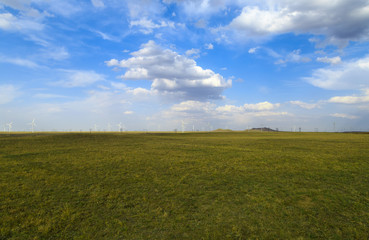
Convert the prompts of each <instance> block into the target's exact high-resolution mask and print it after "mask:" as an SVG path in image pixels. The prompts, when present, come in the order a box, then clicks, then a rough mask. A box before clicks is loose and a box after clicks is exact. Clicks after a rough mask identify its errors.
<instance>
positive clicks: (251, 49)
mask: <svg viewBox="0 0 369 240" xmlns="http://www.w3.org/2000/svg"><path fill="white" fill-rule="evenodd" d="M258 49H259V47H254V48H250V49H249V53H250V54H254V53H256V51H257V50H258Z"/></svg>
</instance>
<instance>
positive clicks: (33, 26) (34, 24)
mask: <svg viewBox="0 0 369 240" xmlns="http://www.w3.org/2000/svg"><path fill="white" fill-rule="evenodd" d="M43 28H44V25H43V24H42V23H39V22H38V21H36V20H32V19H29V18H26V17H17V16H14V15H12V14H11V13H0V29H3V30H5V31H11V32H16V31H21V32H24V31H41V30H43Z"/></svg>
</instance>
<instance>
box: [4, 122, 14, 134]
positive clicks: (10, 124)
mask: <svg viewBox="0 0 369 240" xmlns="http://www.w3.org/2000/svg"><path fill="white" fill-rule="evenodd" d="M6 125H7V126H8V131H9V132H10V131H11V130H12V125H13V122H10V123H7V124H6Z"/></svg>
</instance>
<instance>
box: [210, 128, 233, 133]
mask: <svg viewBox="0 0 369 240" xmlns="http://www.w3.org/2000/svg"><path fill="white" fill-rule="evenodd" d="M213 132H233V131H232V130H231V129H222V128H218V129H216V130H214V131H213Z"/></svg>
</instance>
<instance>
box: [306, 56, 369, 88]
mask: <svg viewBox="0 0 369 240" xmlns="http://www.w3.org/2000/svg"><path fill="white" fill-rule="evenodd" d="M368 76H369V57H364V58H361V59H358V60H353V61H349V62H342V63H341V64H339V65H336V66H329V67H327V68H320V69H316V70H314V71H313V73H312V76H311V77H306V78H304V80H306V81H307V82H309V83H310V84H312V85H314V86H316V87H320V88H324V89H330V90H345V89H347V90H348V89H355V90H358V89H366V88H369V78H368Z"/></svg>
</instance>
